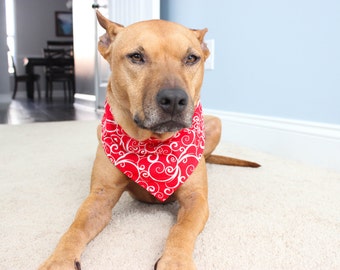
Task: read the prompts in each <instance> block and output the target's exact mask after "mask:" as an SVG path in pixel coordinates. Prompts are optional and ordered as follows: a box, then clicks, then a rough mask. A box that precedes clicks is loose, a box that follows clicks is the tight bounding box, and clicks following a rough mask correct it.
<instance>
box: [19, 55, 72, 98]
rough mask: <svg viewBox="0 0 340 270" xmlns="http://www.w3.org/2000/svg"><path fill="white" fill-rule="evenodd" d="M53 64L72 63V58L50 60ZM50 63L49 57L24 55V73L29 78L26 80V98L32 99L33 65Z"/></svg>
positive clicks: (64, 64) (65, 64)
mask: <svg viewBox="0 0 340 270" xmlns="http://www.w3.org/2000/svg"><path fill="white" fill-rule="evenodd" d="M52 61H53V63H52V65H53V66H70V65H74V59H73V58H72V57H70V58H58V59H53V60H52ZM47 65H51V59H47V58H45V57H25V58H24V66H25V71H26V74H27V75H28V76H29V78H31V79H29V80H27V82H26V92H27V98H28V99H31V100H33V99H34V79H33V78H34V67H36V66H47Z"/></svg>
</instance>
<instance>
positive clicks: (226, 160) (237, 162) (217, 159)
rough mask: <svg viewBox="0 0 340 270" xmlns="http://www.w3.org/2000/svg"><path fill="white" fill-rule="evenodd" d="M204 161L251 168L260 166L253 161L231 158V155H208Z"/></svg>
mask: <svg viewBox="0 0 340 270" xmlns="http://www.w3.org/2000/svg"><path fill="white" fill-rule="evenodd" d="M205 161H206V162H207V163H212V164H219V165H229V166H241V167H251V168H258V167H261V165H260V164H257V163H255V162H251V161H247V160H243V159H237V158H232V157H225V156H219V155H210V156H209V157H206V159H205Z"/></svg>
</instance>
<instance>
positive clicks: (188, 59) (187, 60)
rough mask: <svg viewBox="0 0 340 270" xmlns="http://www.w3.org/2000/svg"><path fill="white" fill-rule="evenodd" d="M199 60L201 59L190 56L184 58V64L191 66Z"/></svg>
mask: <svg viewBox="0 0 340 270" xmlns="http://www.w3.org/2000/svg"><path fill="white" fill-rule="evenodd" d="M200 59H201V58H200V57H199V56H197V55H194V54H190V55H188V56H187V57H186V58H185V64H186V65H189V66H191V65H194V64H196V63H197V62H198V61H199V60H200Z"/></svg>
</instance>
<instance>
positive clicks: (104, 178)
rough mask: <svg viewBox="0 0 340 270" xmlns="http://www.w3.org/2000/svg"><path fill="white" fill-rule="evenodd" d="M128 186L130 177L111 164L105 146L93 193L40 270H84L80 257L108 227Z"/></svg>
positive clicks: (94, 173) (96, 165)
mask: <svg viewBox="0 0 340 270" xmlns="http://www.w3.org/2000/svg"><path fill="white" fill-rule="evenodd" d="M127 184H128V181H127V179H126V177H125V176H123V174H122V173H120V172H119V171H118V170H117V169H116V168H115V167H114V166H113V165H112V164H111V163H110V161H109V160H108V158H107V157H106V155H105V153H104V151H103V149H102V147H101V146H98V150H97V156H96V159H95V162H94V166H93V171H92V180H91V190H90V194H89V196H88V197H87V198H86V200H85V201H84V202H83V204H82V205H81V206H80V208H79V210H78V212H77V215H76V217H75V220H74V222H73V223H72V225H71V226H70V228H69V229H68V231H67V232H66V233H65V234H64V235H63V236H62V238H61V239H60V241H59V244H58V245H57V247H56V249H55V251H54V252H53V254H52V255H51V256H50V257H49V258H48V260H47V261H46V262H45V263H44V264H43V265H42V266H40V268H39V269H40V270H47V269H50V270H75V269H76V270H80V269H81V268H80V256H81V254H82V252H83V250H84V248H85V246H86V245H87V243H88V242H89V241H91V240H92V239H93V238H94V237H95V236H96V235H97V234H98V233H99V232H100V231H101V230H102V229H103V228H104V227H105V226H106V225H107V224H108V222H109V221H110V219H111V215H112V208H113V206H114V205H115V204H116V202H117V201H118V199H119V198H120V196H121V194H122V193H123V191H124V190H125V187H126V185H127Z"/></svg>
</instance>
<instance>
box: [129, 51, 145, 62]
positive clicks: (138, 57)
mask: <svg viewBox="0 0 340 270" xmlns="http://www.w3.org/2000/svg"><path fill="white" fill-rule="evenodd" d="M128 58H129V59H130V60H131V61H132V63H134V64H142V63H144V62H145V60H144V56H143V54H141V53H131V54H129V55H128Z"/></svg>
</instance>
